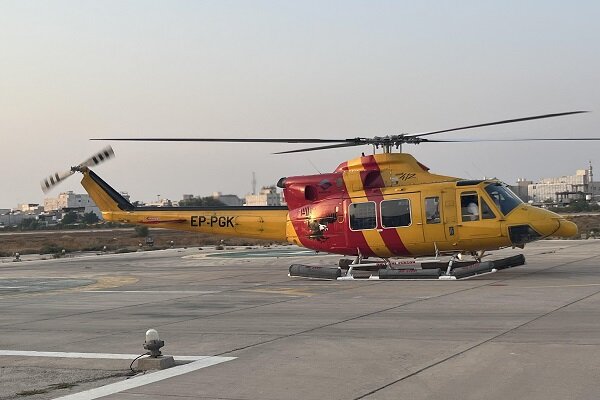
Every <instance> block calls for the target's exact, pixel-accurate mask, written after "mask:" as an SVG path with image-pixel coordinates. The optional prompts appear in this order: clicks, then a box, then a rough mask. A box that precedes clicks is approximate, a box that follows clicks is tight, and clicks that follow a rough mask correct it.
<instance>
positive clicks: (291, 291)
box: [243, 287, 313, 297]
mask: <svg viewBox="0 0 600 400" xmlns="http://www.w3.org/2000/svg"><path fill="white" fill-rule="evenodd" d="M243 292H255V293H267V294H284V295H288V296H306V297H310V296H312V295H313V293H308V292H306V291H305V289H298V288H287V287H283V288H273V289H245V290H243Z"/></svg>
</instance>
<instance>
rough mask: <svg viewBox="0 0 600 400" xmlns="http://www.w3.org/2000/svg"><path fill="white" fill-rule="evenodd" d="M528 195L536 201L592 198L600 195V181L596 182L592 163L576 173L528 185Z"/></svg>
mask: <svg viewBox="0 0 600 400" xmlns="http://www.w3.org/2000/svg"><path fill="white" fill-rule="evenodd" d="M527 195H528V197H529V199H530V200H532V201H533V202H534V203H544V202H555V203H568V202H569V201H571V200H573V199H586V200H592V199H593V198H595V197H598V196H600V182H594V175H593V171H592V164H591V163H590V167H589V169H579V170H577V171H576V172H575V175H567V176H561V177H558V178H545V179H542V180H541V181H540V182H537V183H531V184H529V185H528V186H527Z"/></svg>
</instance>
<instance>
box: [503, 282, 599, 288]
mask: <svg viewBox="0 0 600 400" xmlns="http://www.w3.org/2000/svg"><path fill="white" fill-rule="evenodd" d="M588 286H600V283H583V284H580V285H554V286H514V287H516V288H519V289H545V288H566V287H588Z"/></svg>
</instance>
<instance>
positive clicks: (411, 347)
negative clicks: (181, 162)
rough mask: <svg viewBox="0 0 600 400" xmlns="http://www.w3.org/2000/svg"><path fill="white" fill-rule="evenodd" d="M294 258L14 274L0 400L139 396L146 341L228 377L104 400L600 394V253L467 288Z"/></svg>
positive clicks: (543, 263) (174, 382)
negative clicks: (376, 276) (356, 276)
mask: <svg viewBox="0 0 600 400" xmlns="http://www.w3.org/2000/svg"><path fill="white" fill-rule="evenodd" d="M290 249H291V250H293V251H291V252H290V251H289V250H290ZM295 250H297V249H295V248H292V247H287V248H285V251H284V253H285V256H284V255H283V253H282V252H281V251H282V250H281V249H279V250H278V249H275V252H274V255H275V257H268V256H265V254H264V249H261V250H260V254H257V257H253V255H252V252H251V251H249V250H247V249H242V250H241V251H244V253H243V257H239V258H238V257H234V256H231V255H228V256H227V257H218V256H213V257H204V254H206V253H207V251H206V250H204V251H202V252H200V251H198V250H197V249H187V250H166V251H155V252H144V253H132V254H123V255H103V256H90V257H81V258H71V259H59V260H40V261H28V262H21V263H11V262H5V263H2V264H0V312H1V314H0V315H1V317H0V399H2V400H4V399H12V398H15V399H16V398H19V399H23V398H31V399H46V398H55V397H60V396H66V395H70V394H74V393H77V392H81V391H84V390H94V388H98V387H108V386H105V385H116V386H117V387H125V386H124V383H123V382H127V381H129V380H132V379H137V378H139V377H140V376H139V375H138V376H137V377H132V376H129V375H128V374H127V371H129V364H130V362H131V360H132V358H128V357H130V356H132V355H134V354H139V353H142V352H143V351H144V350H143V349H142V346H141V345H142V343H143V340H144V333H145V331H146V330H147V329H148V328H155V329H157V330H158V331H159V333H160V335H161V337H162V338H163V339H164V340H165V341H166V343H167V345H166V347H165V349H164V353H166V354H172V355H174V356H176V358H177V357H180V359H181V360H184V361H182V363H183V362H185V360H188V362H189V361H190V360H200V359H199V358H198V357H201V358H202V357H206V356H215V357H219V358H218V359H217V358H214V360H218V361H219V362H218V363H217V362H216V361H215V362H214V363H210V362H209V363H206V364H207V365H203V366H202V367H199V368H197V369H195V368H191V367H186V368H187V369H185V370H184V369H180V370H179V372H181V373H180V374H175V375H174V374H171V375H168V376H166V377H164V378H161V377H160V376H159V375H154V378H146V377H151V376H153V374H156V373H149V374H146V377H143V378H144V379H146V380H147V383H144V384H142V385H139V386H137V387H133V388H129V389H127V388H124V389H123V390H121V391H117V392H115V393H114V394H109V395H108V396H106V397H103V398H106V399H142V398H143V399H164V398H174V399H177V398H181V399H185V398H189V399H244V400H246V399H362V398H365V399H401V398H402V399H502V400H505V399H516V398H518V399H595V398H598V396H599V394H600V265H599V264H600V240H598V241H596V240H586V241H542V242H538V243H536V244H533V245H531V246H528V247H527V249H525V251H522V252H523V253H524V254H525V256H526V257H527V265H526V266H523V267H516V268H513V269H509V270H504V271H500V272H497V273H495V274H489V275H484V276H479V277H475V278H472V279H469V280H464V281H344V282H336V281H316V280H306V279H298V278H295V279H291V278H288V276H287V269H288V266H289V265H290V264H292V263H305V264H313V265H319V264H330V265H334V264H336V263H337V259H338V257H336V256H327V255H308V254H306V253H297V254H294V251H295ZM278 251H279V256H278V255H277V254H278ZM518 252H519V251H517V250H504V251H501V252H496V254H495V255H496V256H498V257H500V256H507V255H511V254H518ZM16 351H26V352H29V353H26V354H25V353H16ZM34 352H45V353H44V354H45V355H40V354H41V353H40V354H38V353H34ZM52 352H56V353H60V354H63V355H64V357H63V356H61V357H59V356H56V357H54V355H53V353H52ZM73 353H79V354H81V353H94V354H97V356H93V357H90V358H82V357H70V356H69V354H73ZM105 353H108V354H112V355H115V356H114V357H112V358H110V357H108V356H107V355H105V356H103V354H105ZM98 354H99V355H98ZM121 355H122V357H121ZM84 356H85V354H84ZM103 357H105V358H103ZM186 357H187V358H186ZM194 357H196V358H194ZM221 357H222V358H221ZM202 359H205V360H206V358H202ZM192 362H199V361H192ZM180 365H184V366H185V365H188V366H189V365H191V364H180ZM198 365H199V364H198ZM175 368H178V367H175ZM155 378H156V379H155ZM159 378H160V379H159ZM138 382H140V381H138ZM144 382H146V381H144ZM119 385H121V386H119ZM87 393H94V392H87ZM95 393H98V392H95ZM82 398H85V396H84V397H82Z"/></svg>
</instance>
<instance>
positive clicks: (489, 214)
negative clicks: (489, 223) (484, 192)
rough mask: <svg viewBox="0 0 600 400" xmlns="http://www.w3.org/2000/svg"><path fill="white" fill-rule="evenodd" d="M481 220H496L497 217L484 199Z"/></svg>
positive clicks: (482, 200)
mask: <svg viewBox="0 0 600 400" xmlns="http://www.w3.org/2000/svg"><path fill="white" fill-rule="evenodd" d="M481 218H483V219H494V218H496V215H495V214H494V212H493V211H492V209H491V208H490V206H488V205H487V203H486V202H485V200H484V199H481Z"/></svg>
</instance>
